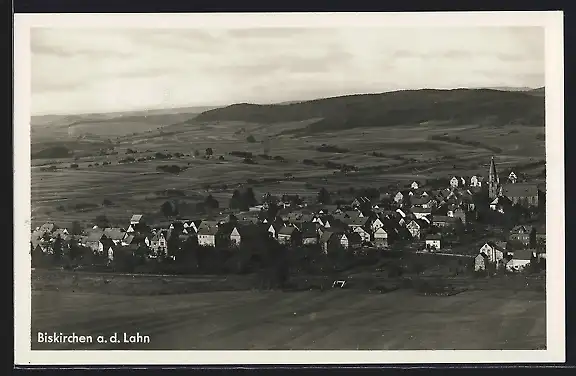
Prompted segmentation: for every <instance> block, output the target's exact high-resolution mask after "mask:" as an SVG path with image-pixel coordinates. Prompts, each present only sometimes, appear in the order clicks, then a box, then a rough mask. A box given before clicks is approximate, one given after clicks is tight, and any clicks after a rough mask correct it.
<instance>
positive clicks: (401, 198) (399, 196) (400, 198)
mask: <svg viewBox="0 0 576 376" xmlns="http://www.w3.org/2000/svg"><path fill="white" fill-rule="evenodd" d="M402 201H404V194H403V193H402V192H398V193H396V195H395V196H394V202H395V203H396V204H400V203H402Z"/></svg>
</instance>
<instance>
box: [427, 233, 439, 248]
mask: <svg viewBox="0 0 576 376" xmlns="http://www.w3.org/2000/svg"><path fill="white" fill-rule="evenodd" d="M441 242H442V237H441V236H440V235H437V234H429V235H427V236H426V249H427V250H429V251H439V250H440V249H441V246H442V244H441Z"/></svg>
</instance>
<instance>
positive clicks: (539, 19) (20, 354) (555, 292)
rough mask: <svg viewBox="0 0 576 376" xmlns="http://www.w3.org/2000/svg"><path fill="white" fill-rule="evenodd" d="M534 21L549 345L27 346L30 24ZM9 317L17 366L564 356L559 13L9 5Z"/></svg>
mask: <svg viewBox="0 0 576 376" xmlns="http://www.w3.org/2000/svg"><path fill="white" fill-rule="evenodd" d="M190 25H194V26H193V27H195V28H231V27H234V28H253V27H256V26H258V27H308V28H311V27H344V26H355V27H359V26H360V27H383V25H385V27H463V26H465V27H469V26H542V27H544V28H545V35H546V72H545V74H546V125H547V126H546V158H547V182H546V187H547V195H546V196H547V226H546V229H547V232H548V234H547V242H548V249H550V250H551V252H548V254H547V263H548V265H547V268H548V275H549V276H553V278H547V286H546V288H547V305H546V315H547V350H537V351H536V350H533V351H508V350H506V351H462V350H456V351H31V349H30V345H31V344H30V338H31V337H30V334H31V333H30V312H31V304H30V295H31V292H30V288H31V277H30V272H29V271H30V267H31V265H30V257H29V252H28V250H29V245H28V244H29V234H30V213H31V211H30V208H31V207H30V200H31V196H30V125H29V123H30V122H29V117H30V33H29V30H30V28H31V27H58V28H87V27H91V28H92V27H93V28H111V27H113V28H135V27H137V28H189V27H190ZM14 38H15V39H14V57H15V64H14V69H15V75H14V80H15V84H14V87H15V92H14V101H15V106H14V108H15V109H16V110H17V111H15V115H14V165H15V170H14V249H15V254H14V289H15V291H14V321H15V336H14V348H15V354H14V355H15V357H14V359H15V363H16V364H18V365H106V364H126V365H137V364H142V363H143V362H145V363H147V364H197V365H210V364H212V365H218V364H241V365H246V364H398V363H546V362H564V361H565V313H564V312H565V311H564V307H565V302H564V287H565V286H564V233H565V232H564V117H563V113H564V107H563V106H564V95H563V92H564V87H563V86H564V84H563V83H564V73H563V71H564V69H563V68H564V61H563V60H564V59H563V13H562V12H561V11H551V12H444V13H441V12H435V13H333V14H330V13H316V14H314V13H292V14H286V13H283V14H278V13H277V14H272V13H269V14H262V13H260V14H237V13H236V14H231V13H228V14H16V15H15V16H14Z"/></svg>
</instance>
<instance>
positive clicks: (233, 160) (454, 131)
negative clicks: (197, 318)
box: [32, 115, 545, 226]
mask: <svg viewBox="0 0 576 376" xmlns="http://www.w3.org/2000/svg"><path fill="white" fill-rule="evenodd" d="M174 116H176V115H172V117H174ZM182 118H184V117H181V118H180V119H182ZM154 119H157V120H158V119H162V120H163V121H165V120H166V118H165V117H157V118H154V117H152V118H150V119H148V120H147V121H146V122H145V126H143V127H144V128H143V129H142V130H141V132H139V133H129V134H123V135H118V136H117V138H113V139H112V142H113V144H114V147H115V150H116V151H118V155H106V156H97V154H96V153H92V154H91V155H90V156H85V157H80V158H79V159H78V160H77V161H74V160H73V159H72V158H66V159H56V160H52V161H51V160H33V163H32V164H33V167H32V217H33V218H32V219H33V225H38V224H41V223H43V222H44V221H47V220H52V221H56V222H57V223H59V224H61V225H64V226H68V225H69V224H70V223H71V221H73V220H79V221H81V222H86V223H90V222H91V221H93V219H94V218H95V217H96V216H97V215H99V214H105V215H106V216H108V218H109V219H111V220H112V221H113V222H116V223H118V224H122V223H125V221H127V220H128V218H129V216H130V215H131V214H132V213H133V212H145V213H151V212H158V210H159V207H160V205H161V204H162V202H163V200H161V199H155V198H154V197H153V195H151V193H153V192H155V191H158V190H163V189H168V188H175V189H179V190H182V191H184V192H185V193H186V194H187V196H189V198H187V199H184V200H185V201H186V200H188V201H190V202H197V201H198V200H199V199H201V198H202V197H203V196H206V195H207V194H208V191H207V190H206V189H205V187H206V185H207V184H211V185H213V186H214V185H218V186H221V185H222V184H226V185H228V186H229V187H233V188H229V189H226V190H224V191H222V190H218V189H214V188H211V189H209V191H210V192H211V193H213V194H214V195H215V197H216V198H217V199H218V200H220V201H221V202H220V203H221V206H223V207H227V205H228V199H229V198H230V197H231V194H232V190H233V189H234V188H237V187H241V186H242V185H247V180H248V179H263V178H267V179H270V181H269V182H266V183H259V184H251V186H253V188H254V190H255V192H256V193H257V194H258V195H263V194H264V193H266V192H270V193H274V194H283V193H287V194H300V195H302V196H314V195H316V193H317V191H318V187H320V186H325V187H327V188H328V189H341V188H346V187H348V186H351V185H353V186H355V187H359V186H372V187H381V186H387V185H390V184H396V183H401V182H409V180H411V179H414V178H424V179H425V178H430V177H439V176H444V177H446V176H450V175H452V174H466V175H470V174H472V173H486V169H487V167H486V166H484V164H486V163H488V161H489V158H490V156H491V155H492V154H494V153H493V152H491V151H490V150H487V149H484V148H482V147H481V146H479V147H475V146H468V145H462V144H457V143H451V142H446V141H436V140H430V139H429V137H430V136H434V135H443V134H448V135H450V136H451V137H453V136H457V137H460V139H462V140H467V141H472V140H474V141H480V142H482V143H483V144H485V145H490V146H491V147H499V148H501V149H502V152H501V153H499V154H498V155H497V158H498V163H499V166H500V168H504V167H506V166H514V165H516V164H519V163H527V162H530V161H534V160H540V159H544V157H545V149H544V147H545V143H544V141H543V140H538V139H537V138H536V135H537V134H538V133H542V132H543V131H544V130H543V129H542V128H539V127H524V126H517V125H516V126H515V125H509V126H506V127H491V126H478V125H470V124H468V125H466V124H463V125H456V124H428V123H427V124H421V125H403V126H391V127H385V128H376V127H372V128H359V129H351V130H342V131H338V132H326V133H323V134H314V135H305V136H302V137H295V136H291V135H278V133H279V132H280V131H282V130H284V129H294V128H303V127H305V126H306V125H307V124H309V123H310V122H311V121H302V122H293V123H283V124H274V125H270V126H263V125H261V124H249V123H242V122H216V123H195V122H194V121H193V120H192V121H187V122H177V123H174V124H169V125H166V124H165V123H157V124H156V125H158V127H156V128H154V127H153V126H152V125H151V123H150V122H151V121H153V120H154ZM118 121H119V120H118V119H114V122H115V124H116V123H117V122H118ZM126 121H127V122H130V124H132V122H133V121H134V119H132V118H129V119H127V120H126ZM102 122H104V123H105V122H106V120H99V122H98V123H95V124H99V125H98V126H96V125H95V124H92V126H91V127H88V126H87V125H86V124H84V125H82V126H83V127H84V128H86V127H88V128H86V129H87V130H88V131H90V132H91V134H95V133H97V132H98V130H100V131H101V132H104V133H103V136H106V137H109V136H110V134H109V132H108V131H107V129H108V128H109V127H103V126H102V125H101V123H102ZM113 128H114V129H116V130H117V129H118V128H119V125H118V124H116V125H115V127H113ZM129 128H130V129H128V130H126V132H128V131H132V130H133V129H134V127H132V126H131V127H129ZM38 132H40V134H39V135H38ZM107 132H108V133H107ZM250 134H252V135H254V137H255V138H256V140H257V142H256V143H249V142H247V141H246V137H247V136H248V135H250ZM55 135H56V133H55ZM49 136H50V133H49V132H48V127H46V126H44V127H41V128H40V130H37V131H36V132H35V133H34V132H33V134H32V144H33V145H35V144H42V143H46V141H45V140H46V139H47V137H49ZM58 137H63V136H62V135H60V136H58ZM110 137H111V136H110ZM265 139H267V140H268V141H267V147H268V148H269V155H272V156H282V157H283V158H284V159H285V160H286V161H285V162H281V161H275V160H271V161H269V160H264V159H261V158H258V157H256V158H255V160H256V162H257V164H255V165H248V164H244V163H242V158H238V157H234V156H230V155H228V153H229V152H231V151H248V152H252V153H253V154H255V155H257V154H261V153H263V152H264V149H265V146H264V144H262V143H261V142H260V141H262V140H265ZM58 140H59V142H64V141H65V140H66V139H65V138H58ZM71 140H72V141H71ZM53 142H55V140H54V139H53V140H52V143H53ZM67 142H73V139H72V138H71V139H69V140H68V141H67ZM85 144H89V146H90V150H93V149H94V148H95V147H96V146H95V145H97V144H94V143H93V142H92V143H85ZM322 144H330V145H336V146H338V147H341V148H346V149H349V152H347V153H326V152H319V151H317V150H316V148H317V147H318V146H320V145H322ZM79 145H81V146H79V147H83V146H82V145H83V144H79ZM208 147H211V148H213V149H214V155H215V157H218V156H221V155H222V156H224V158H225V160H224V161H219V160H217V159H216V158H215V159H212V160H203V159H198V158H194V157H193V156H192V154H193V151H194V150H199V151H200V152H202V153H203V152H204V150H205V149H206V148H208ZM38 148H39V146H38V145H36V149H38ZM128 148H132V149H136V150H137V151H138V153H137V154H135V155H134V157H135V158H141V157H146V156H149V155H153V154H154V153H155V152H158V151H160V152H171V153H176V152H180V153H183V154H184V156H183V157H182V158H174V159H171V160H148V161H142V162H135V163H130V164H118V160H120V159H122V158H125V157H126V154H125V151H126V150H127V149H128ZM374 151H376V152H379V153H382V154H383V155H384V157H375V156H372V155H370V154H371V153H372V152H374ZM80 154H81V153H80ZM186 155H189V156H186ZM444 156H452V157H453V159H450V160H445V159H442V157H444ZM303 159H314V160H315V161H317V162H318V163H319V165H318V166H308V165H304V164H303V163H302V160H303ZM104 161H109V162H110V163H111V164H110V165H105V166H102V162H104ZM326 161H334V162H337V163H345V164H353V165H356V166H358V167H359V168H361V169H362V168H365V167H367V166H383V167H382V170H378V171H373V170H368V171H365V172H362V171H361V172H359V173H356V174H354V176H350V175H344V174H341V173H335V170H333V169H328V168H326V167H325V166H323V165H322V163H324V162H326ZM71 163H77V164H78V165H79V167H78V168H77V169H71V168H70V164H71ZM95 163H98V164H99V166H94V164H95ZM90 164H92V165H93V166H91V167H89V165H90ZM172 164H176V165H179V166H186V167H187V170H186V171H184V172H182V173H180V174H179V175H170V174H166V173H159V172H157V171H156V167H157V166H159V165H172ZM40 165H56V166H57V167H59V168H60V169H59V170H57V171H54V172H45V171H41V170H40V168H39V166H40ZM286 173H290V174H292V176H293V179H294V180H289V179H287V177H285V174H286ZM305 183H309V185H312V188H311V187H310V186H308V187H306V185H305ZM104 199H108V200H111V201H112V202H114V203H115V204H116V205H115V206H114V207H102V206H100V204H101V203H102V201H103V200H104ZM83 203H89V204H92V205H96V206H97V207H96V208H94V209H92V210H89V211H78V210H75V209H73V207H74V206H75V205H77V204H83ZM60 205H61V206H63V207H64V210H56V208H57V206H60ZM61 209H62V208H61Z"/></svg>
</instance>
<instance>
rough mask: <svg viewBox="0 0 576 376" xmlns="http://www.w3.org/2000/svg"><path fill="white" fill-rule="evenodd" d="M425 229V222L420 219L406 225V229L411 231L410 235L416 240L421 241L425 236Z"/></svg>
mask: <svg viewBox="0 0 576 376" xmlns="http://www.w3.org/2000/svg"><path fill="white" fill-rule="evenodd" d="M423 227H424V225H423V222H422V221H421V220H418V219H414V220H412V221H410V222H408V224H407V225H406V228H407V229H408V231H410V235H412V237H413V238H414V239H420V238H421V237H422V236H423V235H424V228H423Z"/></svg>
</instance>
